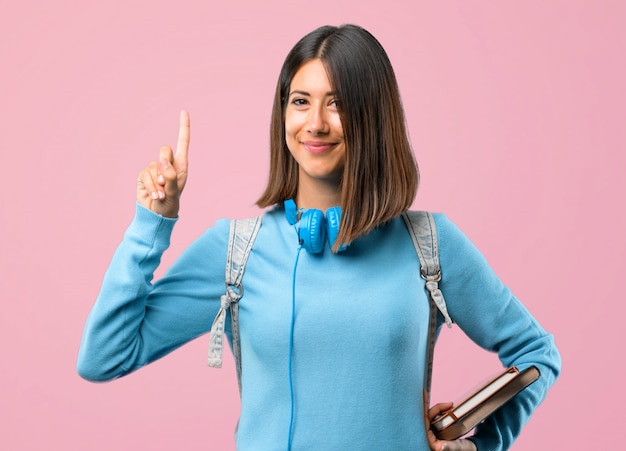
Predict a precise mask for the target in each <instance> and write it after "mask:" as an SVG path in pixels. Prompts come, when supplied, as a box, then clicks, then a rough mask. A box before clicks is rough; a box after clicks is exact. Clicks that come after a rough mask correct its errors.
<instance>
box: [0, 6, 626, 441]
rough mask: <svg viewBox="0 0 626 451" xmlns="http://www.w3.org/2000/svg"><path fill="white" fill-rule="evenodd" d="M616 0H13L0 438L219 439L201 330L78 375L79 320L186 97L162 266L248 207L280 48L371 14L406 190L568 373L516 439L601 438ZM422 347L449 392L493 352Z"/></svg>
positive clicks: (0, 124)
mask: <svg viewBox="0 0 626 451" xmlns="http://www.w3.org/2000/svg"><path fill="white" fill-rule="evenodd" d="M211 3H214V2H211ZM18 5H19V6H18ZM623 5H624V3H623V2H620V1H618V0H615V1H608V0H605V1H596V2H582V1H572V0H553V1H550V2H545V1H535V0H531V1H525V2H489V1H484V2H480V1H476V2H466V1H449V2H435V1H431V2H425V1H418V2H415V1H405V2H402V3H401V2H380V1H378V0H376V1H371V2H369V1H365V0H352V1H341V0H320V1H318V2H297V1H295V0H289V1H286V0H285V1H283V0H281V1H260V2H255V1H241V0H239V1H231V2H224V3H221V2H220V3H219V4H210V3H209V2H206V1H199V0H196V1H180V2H171V1H168V2H163V1H142V2H138V1H134V2H133V1H128V0H124V1H121V0H109V1H106V2H72V1H39V2H35V1H25V2H11V3H10V4H9V3H8V2H7V4H6V5H3V7H2V17H3V20H2V22H3V25H2V28H1V29H0V67H1V69H0V143H1V146H2V163H1V165H0V181H1V185H2V191H1V192H2V200H1V201H0V237H1V238H0V240H2V241H1V243H0V296H1V299H2V302H1V303H0V346H1V349H2V351H1V352H2V354H1V356H2V358H1V359H0V405H1V406H2V407H1V408H0V448H2V449H11V450H13V449H15V450H38V449H42V450H43V449H63V450H85V449H90V450H110V449H119V450H131V449H150V450H170V449H186V450H201V449H233V444H232V429H233V427H234V425H235V421H236V416H237V410H238V400H237V392H236V390H237V389H236V383H235V380H234V373H233V368H232V363H231V362H230V361H229V362H228V363H227V365H226V368H225V369H223V370H221V371H217V370H211V369H208V368H206V367H205V364H204V362H205V357H206V350H207V340H206V337H204V338H201V339H199V340H197V341H195V342H193V343H191V344H189V345H188V346H186V347H184V348H183V349H181V350H179V351H178V352H176V353H174V354H172V355H171V356H168V357H167V358H165V359H163V360H162V361H160V362H158V363H156V364H154V365H153V366H151V367H148V368H146V369H144V370H142V371H141V372H139V373H138V374H135V375H132V376H130V377H128V378H126V379H123V380H120V381H116V382H114V383H110V384H104V385H93V384H89V383H87V382H84V381H82V380H81V379H80V378H79V377H78V376H77V375H76V373H75V370H74V365H75V358H76V352H77V347H78V343H79V339H80V334H81V330H82V326H83V322H84V319H85V316H86V315H87V312H88V310H89V308H90V306H91V304H92V302H93V300H94V298H95V296H96V295H97V292H98V288H99V283H100V280H101V278H102V275H103V272H104V270H105V268H106V266H107V264H108V261H109V259H110V257H111V255H112V252H113V250H114V247H115V246H116V244H117V242H118V241H119V240H120V238H121V235H122V233H123V231H124V229H125V227H126V225H127V224H128V222H129V221H130V219H131V215H132V211H133V205H134V183H135V177H136V174H137V172H138V171H139V169H140V168H141V167H142V166H143V165H144V164H145V163H146V162H147V161H149V160H150V159H152V158H154V157H155V156H156V153H157V152H158V149H159V147H160V146H161V145H162V144H165V143H170V144H173V143H174V142H175V139H176V131H177V117H178V111H179V109H181V108H186V109H188V110H189V111H190V112H191V117H192V123H193V126H192V147H191V150H190V155H191V165H192V166H191V176H190V181H189V184H188V186H187V189H186V192H185V195H184V198H183V201H184V203H183V210H182V212H181V216H182V219H181V221H180V223H179V224H178V226H177V229H176V231H175V236H174V244H173V246H172V249H171V251H168V254H167V256H166V258H165V264H167V263H168V262H171V260H172V258H173V257H174V256H175V255H176V254H177V253H179V252H180V250H181V249H182V248H183V247H184V246H185V245H186V244H188V243H189V242H190V241H191V240H192V239H193V238H194V237H195V236H197V235H198V234H199V233H201V231H202V230H203V229H204V228H205V227H207V226H208V225H210V224H212V223H213V221H214V220H215V219H216V218H218V217H223V216H246V215H250V214H252V213H254V212H255V211H256V210H254V208H253V207H252V204H253V202H254V200H255V199H256V196H257V195H258V194H259V192H260V189H261V187H262V185H263V183H264V180H265V174H266V166H267V141H268V138H267V129H268V119H269V110H270V104H271V98H272V94H273V89H274V84H275V80H276V77H277V74H278V70H279V67H280V64H281V62H282V60H283V58H284V56H285V54H286V52H287V51H288V49H289V48H290V47H291V46H292V45H293V44H294V43H295V41H296V40H297V39H298V38H299V37H301V36H302V35H303V34H305V33H306V32H308V31H310V30H312V29H313V28H315V27H317V26H319V25H321V24H326V23H330V24H339V23H343V22H354V23H358V24H361V25H363V26H365V27H366V28H368V29H370V30H371V31H372V32H373V33H374V34H375V35H376V36H377V37H378V38H379V39H380V40H381V42H382V43H383V45H384V46H385V47H386V49H387V50H388V52H389V55H390V57H391V59H392V61H393V63H394V66H395V68H396V71H397V76H398V79H399V82H400V87H401V91H402V95H403V99H404V103H405V107H406V113H407V116H408V122H409V128H410V132H411V137H412V142H413V145H414V148H415V152H416V155H417V157H418V160H419V162H420V164H421V170H422V175H423V179H422V180H423V182H422V186H421V189H420V193H419V196H418V200H417V202H416V204H415V206H416V208H425V209H431V210H437V211H444V212H446V213H447V214H448V215H449V216H450V217H451V218H452V219H453V220H455V221H456V222H457V223H458V224H459V225H460V226H461V227H462V228H463V229H464V230H465V231H466V232H467V233H468V234H469V235H470V237H471V238H472V239H473V240H474V241H475V242H476V243H477V245H478V246H479V247H480V248H481V249H482V250H483V251H484V253H485V254H486V256H487V257H488V259H489V260H490V261H491V263H492V265H493V266H494V267H495V268H496V270H497V271H498V272H499V274H500V275H501V276H502V278H503V279H504V280H505V281H506V282H507V283H508V284H509V285H510V286H511V287H512V288H513V290H514V292H516V293H517V294H518V296H519V297H520V298H521V299H522V300H523V301H524V302H525V303H526V305H527V306H528V307H529V308H530V309H531V311H533V312H534V313H535V315H536V316H537V317H538V318H539V319H540V321H541V322H542V323H543V324H544V326H545V327H546V328H547V329H549V330H550V331H552V332H553V333H554V334H555V335H556V337H557V342H558V344H559V346H560V349H561V351H562V354H563V358H564V372H563V376H562V378H561V379H560V380H559V382H558V383H557V385H556V386H555V388H554V389H553V391H552V392H551V394H550V396H549V397H548V399H547V401H546V402H545V403H544V404H543V405H542V406H541V407H540V408H539V410H538V411H537V413H536V415H535V416H534V417H533V419H532V420H531V422H530V423H529V425H528V426H527V429H526V430H525V432H524V434H523V435H522V438H521V439H520V440H519V442H518V443H517V444H516V445H515V447H514V449H516V450H536V449H573V450H588V449H601V448H604V447H603V446H601V445H606V444H608V443H609V437H610V436H611V435H612V433H611V432H610V431H615V432H617V431H619V430H620V424H621V421H620V424H618V420H620V418H621V417H620V415H618V414H616V413H614V414H612V412H614V408H615V407H618V406H621V405H622V404H623V401H625V397H624V390H623V386H622V385H621V382H622V381H623V379H624V377H625V376H626V374H625V371H624V365H623V363H622V358H619V357H618V356H623V349H622V346H621V343H623V329H622V327H624V326H623V325H622V324H621V321H622V318H623V317H624V307H623V303H622V301H623V294H622V290H620V291H618V283H619V280H620V279H621V277H623V274H622V272H623V271H624V270H625V269H626V265H625V258H624V257H625V255H626V240H625V238H624V230H626V223H625V222H626V221H625V216H626V215H625V212H624V203H625V202H624V194H625V190H624V188H623V184H622V183H623V178H624V175H623V172H624V169H626V161H625V159H626V158H625V156H624V155H625V150H624V145H625V144H626V133H625V132H624V130H625V127H624V124H623V123H624V105H626V92H625V89H624V80H625V79H626V68H625V63H624V61H625V59H624V55H625V54H626V32H625V31H624V25H623V24H624V17H625V16H624V14H625V13H626V11H625V8H624V6H623ZM235 166H237V167H238V169H237V170H236V171H235V173H236V174H240V175H241V177H245V179H241V180H235V179H234V177H233V170H232V168H233V167H235ZM229 186H230V188H228V187H229ZM228 191H230V192H229V195H228V196H225V195H224V194H225V193H226V192H228ZM620 342H621V343H620ZM436 365H437V367H436V370H435V382H434V384H435V385H434V398H435V399H438V400H443V399H448V398H453V399H454V398H456V395H457V394H458V393H460V392H463V391H464V390H466V389H467V388H469V387H468V383H469V385H470V386H471V385H473V382H467V380H464V379H460V380H459V374H463V375H465V374H468V375H470V376H471V378H470V379H471V380H472V381H473V378H474V377H476V378H480V377H483V376H484V374H485V373H487V374H488V373H490V372H491V369H492V368H495V367H496V366H497V363H496V362H495V357H494V356H492V355H485V354H483V353H482V352H481V351H480V350H477V349H475V348H474V346H473V345H472V344H471V343H467V341H466V340H465V339H464V338H463V337H462V334H460V333H459V332H458V330H455V331H453V332H448V331H444V334H443V336H442V342H441V346H440V347H439V348H438V353H437V361H436ZM487 368H489V370H488V371H487ZM618 384H619V385H618ZM210 440H212V441H213V443H215V446H213V447H211V446H209V445H208V442H209V441H210Z"/></svg>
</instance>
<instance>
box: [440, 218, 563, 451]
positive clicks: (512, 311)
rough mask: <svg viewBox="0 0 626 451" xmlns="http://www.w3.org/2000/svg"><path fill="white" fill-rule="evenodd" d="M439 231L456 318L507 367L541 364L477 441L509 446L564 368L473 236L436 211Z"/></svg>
mask: <svg viewBox="0 0 626 451" xmlns="http://www.w3.org/2000/svg"><path fill="white" fill-rule="evenodd" d="M435 220H436V225H437V231H438V236H439V246H440V258H441V267H442V281H441V283H440V287H441V290H442V292H443V293H444V296H445V297H446V302H447V304H448V309H449V311H450V315H451V317H452V319H453V320H454V321H455V322H456V323H457V324H458V325H459V327H460V328H461V329H462V330H463V331H464V332H465V333H466V334H467V336H468V337H469V338H471V339H472V340H473V341H474V342H475V343H477V344H478V345H480V346H481V347H483V348H484V349H486V350H488V351H491V352H496V353H497V354H498V357H499V358H500V361H501V362H502V365H503V366H504V367H509V366H513V365H515V366H517V367H518V368H519V369H520V370H523V369H526V368H527V367H529V366H531V365H536V366H537V367H538V368H539V370H540V372H541V377H540V378H539V380H537V381H536V382H535V383H534V384H532V385H531V386H530V387H528V388H527V389H525V390H524V391H522V392H521V393H520V394H519V395H518V396H516V397H515V398H514V399H513V400H511V401H510V402H508V403H507V404H505V405H504V406H503V407H502V408H501V409H499V410H498V411H497V412H496V413H495V414H494V415H492V416H491V417H489V418H488V419H487V420H486V421H485V422H484V423H483V424H481V425H480V426H479V427H478V428H477V429H476V433H475V435H474V436H473V437H472V438H471V440H472V441H473V442H474V443H475V444H476V446H477V448H478V450H481V451H482V450H505V449H508V448H509V447H510V446H511V445H512V443H513V441H514V440H515V439H516V438H517V436H518V435H519V434H520V432H521V429H522V427H523V426H524V424H525V423H526V422H527V421H528V419H529V418H530V416H531V415H532V413H533V411H534V410H535V408H536V407H537V406H538V405H539V404H540V403H541V402H542V401H543V400H544V398H545V396H546V394H547V391H548V388H549V387H550V386H551V385H552V384H553V383H554V381H555V380H556V378H557V377H558V375H559V372H560V369H561V358H560V355H559V352H558V350H557V348H556V346H555V344H554V337H553V336H552V335H550V334H548V333H547V332H546V331H545V330H544V329H543V328H542V327H541V325H540V324H539V323H538V322H537V320H536V319H535V318H534V317H533V316H532V315H531V314H530V312H529V311H528V310H527V309H526V308H525V307H524V305H523V304H522V303H521V302H520V301H519V300H518V299H517V298H516V297H515V296H513V294H512V293H511V292H510V290H509V289H508V288H507V287H506V286H504V284H503V283H502V282H501V281H500V279H498V277H497V276H496V275H495V274H494V272H493V270H492V269H491V268H490V267H489V265H488V263H487V261H486V260H485V258H484V257H483V256H482V254H481V253H480V252H479V251H478V250H477V249H476V247H475V246H474V245H473V244H472V243H471V242H470V240H469V239H468V238H467V237H466V236H465V235H464V234H463V233H462V232H461V231H460V230H459V229H458V228H457V227H456V226H455V225H454V224H453V223H452V222H451V221H449V220H448V219H447V218H446V217H445V216H443V215H436V216H435Z"/></svg>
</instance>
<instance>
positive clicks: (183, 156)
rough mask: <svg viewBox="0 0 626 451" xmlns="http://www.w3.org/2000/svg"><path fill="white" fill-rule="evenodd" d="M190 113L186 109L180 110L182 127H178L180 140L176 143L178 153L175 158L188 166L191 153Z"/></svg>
mask: <svg viewBox="0 0 626 451" xmlns="http://www.w3.org/2000/svg"><path fill="white" fill-rule="evenodd" d="M189 130H190V122H189V113H188V112H187V111H185V110H182V111H181V112H180V128H179V129H178V142H177V143H176V155H175V156H174V159H175V160H176V161H177V162H179V163H182V164H183V165H184V166H187V156H188V153H189Z"/></svg>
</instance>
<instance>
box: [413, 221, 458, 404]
mask: <svg viewBox="0 0 626 451" xmlns="http://www.w3.org/2000/svg"><path fill="white" fill-rule="evenodd" d="M402 218H403V219H404V223H405V224H406V228H407V229H408V230H409V234H410V235H411V240H413V246H415V251H416V252H417V256H418V258H419V261H420V276H421V277H422V279H424V280H425V281H426V289H427V290H428V294H429V311H430V315H429V320H428V349H427V353H428V355H427V358H428V365H427V366H426V379H425V380H426V390H427V391H428V393H430V385H431V378H432V370H433V356H434V350H435V338H436V332H437V310H439V312H441V314H442V315H443V318H444V320H445V322H446V324H447V326H448V327H452V319H451V318H450V315H449V314H448V309H447V307H446V300H445V299H444V297H443V293H442V292H441V290H440V289H439V281H440V280H441V266H440V264H439V242H438V240H437V229H436V227H435V220H434V218H433V215H432V214H431V213H429V212H426V211H407V212H405V213H403V214H402Z"/></svg>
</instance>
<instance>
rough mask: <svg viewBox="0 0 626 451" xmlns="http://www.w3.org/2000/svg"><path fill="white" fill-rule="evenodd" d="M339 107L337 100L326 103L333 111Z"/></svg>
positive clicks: (339, 102)
mask: <svg viewBox="0 0 626 451" xmlns="http://www.w3.org/2000/svg"><path fill="white" fill-rule="evenodd" d="M339 105H341V101H340V100H339V99H332V100H331V101H330V102H328V106H329V107H332V108H335V109H337V108H339Z"/></svg>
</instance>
